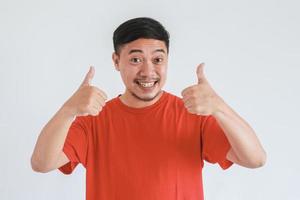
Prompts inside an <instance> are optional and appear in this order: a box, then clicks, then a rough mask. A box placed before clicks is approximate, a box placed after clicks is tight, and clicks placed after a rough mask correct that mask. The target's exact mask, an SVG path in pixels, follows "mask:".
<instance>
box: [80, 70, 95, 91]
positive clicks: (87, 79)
mask: <svg viewBox="0 0 300 200" xmlns="http://www.w3.org/2000/svg"><path fill="white" fill-rule="evenodd" d="M94 75H95V68H94V67H93V66H90V70H89V71H88V73H87V74H86V75H85V77H84V80H83V82H82V83H81V86H85V85H91V81H92V79H93V77H94Z"/></svg>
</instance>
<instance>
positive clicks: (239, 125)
mask: <svg viewBox="0 0 300 200" xmlns="http://www.w3.org/2000/svg"><path fill="white" fill-rule="evenodd" d="M217 105H218V106H217V109H216V111H215V112H213V114H212V115H213V116H214V117H215V118H216V120H217V122H218V124H219V125H220V127H221V128H222V130H223V131H224V133H225V135H226V137H227V139H228V141H229V143H230V144H231V147H232V150H233V152H234V154H235V156H236V158H237V159H238V161H239V163H242V164H243V166H248V167H255V166H262V165H263V164H264V162H265V160H266V153H265V151H264V149H263V147H262V145H261V144H260V142H259V140H258V138H257V136H256V134H255V132H254V130H253V129H252V128H251V126H250V125H249V124H248V123H247V122H246V121H245V120H243V119H242V118H241V117H240V116H239V115H238V114H237V113H236V112H235V111H234V110H233V109H231V108H230V106H229V105H227V104H226V103H225V102H224V101H223V100H222V99H221V98H220V99H218V104H217Z"/></svg>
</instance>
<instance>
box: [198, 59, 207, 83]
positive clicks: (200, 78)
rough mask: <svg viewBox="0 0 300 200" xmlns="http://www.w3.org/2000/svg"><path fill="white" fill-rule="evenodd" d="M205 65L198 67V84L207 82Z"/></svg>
mask: <svg viewBox="0 0 300 200" xmlns="http://www.w3.org/2000/svg"><path fill="white" fill-rule="evenodd" d="M204 66H205V64H204V63H201V64H200V65H198V67H197V72H196V73H197V78H198V84H200V83H202V82H204V81H205V80H206V78H205V75H204V70H203V68H204Z"/></svg>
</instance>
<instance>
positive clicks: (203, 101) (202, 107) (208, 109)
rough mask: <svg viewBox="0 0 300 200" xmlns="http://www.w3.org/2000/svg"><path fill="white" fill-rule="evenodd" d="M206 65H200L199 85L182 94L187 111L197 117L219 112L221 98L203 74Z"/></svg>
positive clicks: (187, 89) (198, 71) (198, 70)
mask: <svg viewBox="0 0 300 200" xmlns="http://www.w3.org/2000/svg"><path fill="white" fill-rule="evenodd" d="M203 68H204V63H201V64H200V65H198V68H197V78H198V83H197V84H196V85H193V86H190V87H188V88H186V89H184V90H183V91H182V92H181V95H182V97H183V98H182V100H183V102H184V106H185V107H186V109H187V110H188V111H189V112H190V113H192V114H197V115H211V114H213V113H214V112H216V111H217V107H218V103H219V102H220V101H221V98H220V97H219V96H218V95H217V94H216V92H215V91H214V90H213V89H212V87H211V86H210V84H209V83H208V81H207V80H206V77H205V75H204V72H203Z"/></svg>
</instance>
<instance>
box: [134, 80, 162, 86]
mask: <svg viewBox="0 0 300 200" xmlns="http://www.w3.org/2000/svg"><path fill="white" fill-rule="evenodd" d="M157 82H158V81H152V82H143V81H136V83H137V84H138V85H140V86H141V87H143V88H151V87H153V86H154V85H155V84H156V83H157Z"/></svg>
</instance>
